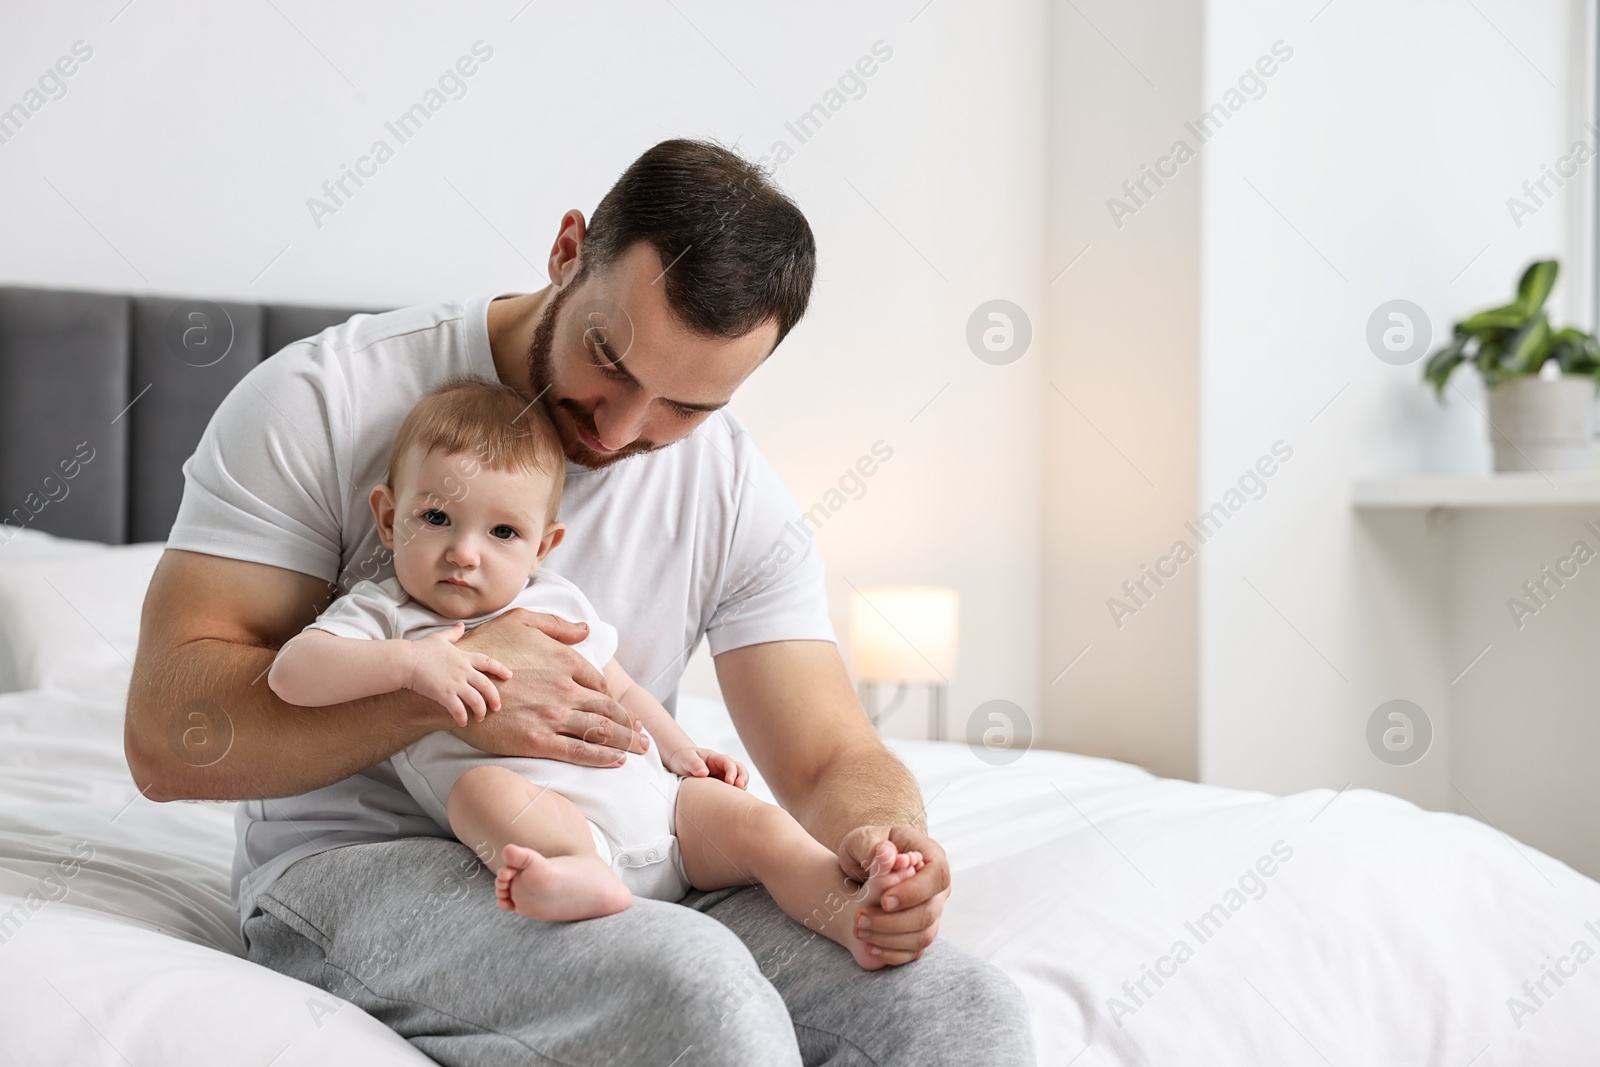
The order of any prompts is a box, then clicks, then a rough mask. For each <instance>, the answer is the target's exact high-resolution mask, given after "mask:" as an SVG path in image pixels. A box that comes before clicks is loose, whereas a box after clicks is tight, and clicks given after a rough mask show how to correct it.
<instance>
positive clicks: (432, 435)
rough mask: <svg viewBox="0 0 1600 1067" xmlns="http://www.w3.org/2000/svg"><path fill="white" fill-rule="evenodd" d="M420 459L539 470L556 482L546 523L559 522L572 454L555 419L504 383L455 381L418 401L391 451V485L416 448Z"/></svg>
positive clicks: (552, 486) (552, 487) (509, 468)
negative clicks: (437, 455) (460, 457)
mask: <svg viewBox="0 0 1600 1067" xmlns="http://www.w3.org/2000/svg"><path fill="white" fill-rule="evenodd" d="M418 445H420V446H421V449H422V450H421V452H420V453H419V454H420V455H423V456H425V455H427V454H428V453H430V452H433V451H439V452H443V453H444V454H445V455H447V456H453V455H457V454H463V453H464V454H467V455H471V456H473V457H475V458H476V459H477V460H478V462H479V463H481V464H483V466H485V467H488V468H490V469H491V470H498V471H522V472H525V473H533V472H538V473H540V474H544V475H548V476H549V478H550V503H549V505H548V506H547V507H546V510H545V522H547V523H549V522H554V521H555V518H556V514H557V511H558V510H559V509H560V506H561V490H562V488H563V487H564V486H565V484H566V480H567V455H566V451H565V450H564V449H563V448H562V446H561V435H560V434H558V433H557V432H556V428H555V426H554V425H553V424H552V423H551V422H550V416H548V415H546V414H545V411H544V409H543V408H542V407H540V406H539V405H538V404H537V403H534V402H532V401H530V400H529V399H528V398H527V397H525V396H523V395H522V394H521V393H519V392H518V391H517V390H515V389H513V388H512V387H511V386H509V385H506V384H505V383H504V382H498V381H490V380H489V379H487V378H474V377H465V378H452V379H451V380H450V381H448V382H445V383H444V384H443V385H441V386H439V387H438V388H436V389H434V390H433V391H432V392H430V393H428V394H427V395H426V396H424V397H423V398H422V399H421V400H419V401H417V404H416V406H415V407H413V408H412V409H411V412H410V414H408V415H407V416H406V418H405V421H404V422H402V423H401V424H400V432H399V433H397V434H395V438H394V448H393V450H392V451H390V453H389V473H388V477H387V479H386V480H387V482H388V485H389V488H390V489H393V488H394V487H395V485H394V482H395V472H396V470H397V469H398V468H399V466H400V462H401V460H403V459H404V458H405V457H406V456H407V455H408V454H409V453H410V451H411V449H412V448H413V446H418Z"/></svg>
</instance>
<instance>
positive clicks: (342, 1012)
mask: <svg viewBox="0 0 1600 1067" xmlns="http://www.w3.org/2000/svg"><path fill="white" fill-rule="evenodd" d="M125 678H126V675H125V672H124V673H123V675H122V676H121V679H120V681H123V682H125ZM683 703H684V706H683V708H682V709H681V716H682V720H683V721H684V723H685V726H686V727H687V728H688V729H689V730H690V732H691V734H692V735H693V736H695V737H696V738H698V739H701V740H702V742H703V743H705V744H709V745H711V746H713V747H719V748H724V749H726V750H728V751H731V752H734V753H736V754H738V755H740V756H741V758H743V755H744V754H743V751H742V749H741V747H740V746H739V744H738V740H737V737H736V736H735V735H734V734H733V732H732V729H731V725H730V724H729V722H728V720H727V717H726V712H725V711H724V710H723V709H722V708H720V707H719V706H717V705H714V704H711V703H709V702H705V701H696V700H693V699H686V700H685V701H684V702H683ZM121 730H122V691H121V689H120V685H119V679H118V676H117V674H116V673H115V672H109V673H107V674H106V675H104V676H103V677H102V680H101V681H99V682H92V681H91V682H86V683H83V684H82V685H80V686H78V687H77V688H76V690H75V691H74V690H72V689H68V688H64V687H61V686H56V687H52V688H49V689H43V690H29V691H23V692H15V693H9V694H4V695H0V1044H3V1048H4V1056H3V1057H0V1061H3V1062H5V1063H7V1064H11V1063H18V1064H84V1065H87V1064H100V1063H105V1064H123V1063H132V1064H139V1065H144V1064H151V1065H164V1067H187V1065H191V1064H192V1065H195V1067H202V1065H203V1067H216V1065H220V1064H241V1065H248V1067H263V1065H265V1064H268V1063H272V1064H274V1067H293V1065H296V1064H314V1063H344V1062H361V1063H413V1064H421V1063H427V1062H429V1061H428V1060H426V1059H425V1058H424V1057H422V1056H421V1055H420V1054H418V1053H416V1052H414V1051H413V1050H412V1049H411V1048H410V1046H409V1045H407V1044H406V1043H405V1042H403V1041H401V1040H400V1039H399V1038H398V1037H396V1036H395V1035H394V1034H392V1033H391V1032H390V1031H388V1030H387V1029H386V1028H384V1027H383V1026H382V1025H381V1024H379V1023H378V1022H376V1021H375V1020H373V1019H372V1018H370V1017H369V1016H367V1015H365V1014H364V1013H363V1012H361V1011H360V1010H359V1009H357V1008H355V1007H354V1006H351V1005H348V1004H345V1003H343V1002H341V1001H339V1000H337V999H336V998H333V997H330V996H328V995H327V994H324V993H321V992H320V991H318V990H316V989H313V988H312V987H310V986H306V985H303V984H301V983H299V982H296V981H293V980H291V979H288V978H284V977H282V976H280V975H277V974H274V973H272V972H269V971H266V970H264V969H262V968H259V967H256V966H254V965H252V964H250V963H248V962H246V961H245V960H243V959H241V958H239V956H238V954H239V953H240V952H241V951H242V945H241V942H240V939H239V935H238V931H237V926H236V923H235V920H234V917H233V908H232V907H231V905H230V903H229V901H228V899H227V869H228V863H229V860H230V857H231V853H232V843H233V832H232V824H231V808H230V806H228V805H222V804H204V803H180V804H166V805H160V804H155V803H152V802H150V801H147V800H145V799H143V798H142V797H140V796H139V795H138V794H137V792H136V791H135V789H134V786H133V783H132V782H131V780H130V779H129V776H128V772H127V769H126V766H125V764H124V763H123V759H122V748H121ZM895 748H896V749H897V751H899V753H900V754H901V756H902V757H903V758H904V759H905V760H906V762H907V764H908V765H909V766H910V767H911V768H912V770H913V771H915V773H916V775H917V777H918V779H919V781H920V782H921V783H922V788H923V792H924V795H925V796H926V797H928V798H929V804H928V819H929V824H930V827H931V830H932V832H933V834H934V836H935V837H936V838H937V839H938V840H939V841H940V842H941V843H942V844H943V845H944V846H945V848H946V849H947V851H948V852H949V855H950V859H951V864H952V868H953V871H954V883H955V884H954V891H953V893H952V895H951V897H950V900H949V904H948V906H947V908H946V910H945V920H944V923H943V925H942V927H941V936H942V937H947V938H951V939H954V940H956V941H958V942H960V943H961V944H964V945H966V946H967V947H968V948H970V949H972V950H974V951H976V952H978V953H980V954H982V955H984V956H987V957H988V958H989V959H991V960H993V961H994V962H995V963H996V964H998V965H999V966H1000V967H1002V968H1004V969H1005V970H1006V971H1007V972H1008V973H1010V974H1011V975H1012V976H1013V977H1014V978H1015V979H1016V980H1017V982H1018V983H1019V984H1020V985H1021V987H1022V989H1023V991H1024V993H1025V994H1026V995H1027V998H1028V1003H1029V1006H1030V1009H1031V1013H1032V1025H1033V1030H1034V1033H1035V1035H1036V1038H1037V1043H1038V1050H1039V1062H1040V1064H1042V1065H1052V1067H1062V1065H1065V1064H1068V1063H1073V1064H1077V1065H1094V1064H1162V1065H1166V1064H1229V1065H1233V1064H1271V1065H1279V1064H1335V1065H1340V1067H1343V1065H1347V1064H1348V1065H1371V1064H1418V1065H1421V1064H1431V1065H1437V1067H1467V1065H1469V1064H1471V1065H1472V1067H1495V1065H1507V1064H1530V1065H1532V1064H1539V1065H1548V1067H1558V1065H1565V1064H1573V1065H1578V1064H1592V1063H1597V1062H1600V959H1596V958H1595V957H1594V953H1595V951H1596V950H1597V949H1600V884H1597V883H1595V882H1593V881H1590V880H1589V879H1586V878H1584V877H1582V876H1580V875H1578V874H1576V873H1575V872H1573V871H1572V870H1570V869H1569V868H1567V867H1566V866H1564V865H1562V864H1560V863H1558V862H1556V861H1555V860H1552V859H1550V858H1549V857H1547V856H1544V855H1542V854H1540V853H1538V852H1535V851H1534V850H1532V849H1530V848H1527V847H1526V846H1523V845H1520V844H1518V843H1516V842H1513V841H1511V840H1510V839H1508V838H1506V837H1504V836H1502V835H1501V834H1499V833H1498V832H1497V831H1495V830H1493V829H1491V828H1489V827H1487V826H1484V825H1482V824H1481V823H1478V822H1475V821H1473V820H1471V819H1467V818H1463V817H1459V816H1454V815H1441V814H1429V813H1425V812H1422V811H1420V810H1419V809H1417V808H1415V807H1413V806H1412V805H1410V804H1408V803H1405V802H1404V801H1400V800H1396V799H1394V798H1392V797H1388V796H1384V795H1382V794H1378V793H1371V792H1364V791H1359V790H1351V791H1347V792H1345V793H1343V794H1342V795H1336V794H1334V793H1332V792H1330V791H1317V792H1312V793H1305V794H1301V795H1299V796H1293V797H1286V798H1278V797H1270V796H1265V795H1261V794H1256V793H1245V792H1239V791H1234V790H1225V789H1216V788H1210V787H1206V786H1200V785H1194V784H1192V783H1186V782H1178V781H1170V780H1163V779H1159V778H1155V777H1152V776H1151V775H1149V774H1147V773H1145V772H1143V771H1141V770H1138V769H1136V768H1133V767H1129V766H1126V765H1123V764H1119V763H1114V762H1110V761H1107V760H1097V759H1090V758H1086V757H1081V756H1072V755H1067V754H1063V753H1059V752H1048V751H1034V752H1029V753H1027V754H1025V755H1023V756H1022V757H1021V758H1020V759H1018V760H1017V761H1016V762H1015V763H1013V764H1011V765H1010V766H1006V767H994V766H991V765H989V764H987V763H985V762H984V761H982V760H979V759H978V758H976V756H975V755H974V754H973V753H972V752H970V751H969V750H968V749H967V748H966V747H965V746H963V745H959V744H953V743H938V742H896V743H895ZM752 788H754V789H756V790H758V791H759V792H761V793H762V794H763V795H769V794H766V792H765V787H764V786H763V785H761V783H760V782H759V781H757V782H755V783H753V785H752ZM1580 946H1587V950H1586V951H1585V949H1584V948H1582V947H1580ZM1552 975H1553V976H1554V977H1552ZM1557 979H1559V983H1558V981H1557Z"/></svg>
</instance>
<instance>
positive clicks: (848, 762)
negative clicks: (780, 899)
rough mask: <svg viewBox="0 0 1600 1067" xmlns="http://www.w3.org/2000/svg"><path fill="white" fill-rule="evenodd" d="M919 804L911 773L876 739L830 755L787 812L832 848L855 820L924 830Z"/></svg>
mask: <svg viewBox="0 0 1600 1067" xmlns="http://www.w3.org/2000/svg"><path fill="white" fill-rule="evenodd" d="M923 806H924V805H923V800H922V791H921V790H920V789H919V788H918V787H917V780H916V778H915V776H913V775H912V773H911V772H910V771H909V770H907V769H906V765H905V764H903V763H901V762H900V760H899V758H898V757H897V756H895V754H894V753H893V752H890V751H889V750H888V749H887V748H884V747H882V746H881V745H880V746H877V747H873V748H864V749H862V750H860V751H857V752H845V753H842V754H840V755H839V756H837V757H835V758H834V759H833V761H832V762H830V763H829V764H828V765H827V766H826V767H824V768H823V769H822V771H821V773H820V774H819V775H818V776H817V780H816V782H815V783H814V785H813V787H812V788H811V790H810V793H809V795H808V796H806V797H805V798H804V799H803V800H801V801H798V802H796V803H795V804H792V805H791V806H790V811H789V813H790V814H791V815H793V816H794V817H795V818H796V819H797V820H798V821H799V822H800V824H801V825H802V826H804V827H805V828H806V830H807V831H808V832H810V834H811V836H812V837H814V838H816V839H817V840H818V841H821V842H822V843H823V844H824V845H827V846H828V848H830V849H833V850H835V851H837V850H838V848H839V842H840V840H841V839H842V838H843V837H844V835H845V834H847V833H849V832H850V831H851V830H854V829H855V828H856V827H858V826H879V825H882V826H892V825H903V826H914V827H916V828H917V829H918V830H921V831H922V832H924V833H926V832H927V828H928V827H927V818H926V815H925V813H924V811H923Z"/></svg>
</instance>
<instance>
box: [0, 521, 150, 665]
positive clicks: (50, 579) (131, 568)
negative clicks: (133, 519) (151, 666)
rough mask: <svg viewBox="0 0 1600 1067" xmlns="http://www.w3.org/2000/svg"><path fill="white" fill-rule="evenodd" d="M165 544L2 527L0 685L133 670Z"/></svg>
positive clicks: (0, 540) (0, 561) (0, 537)
mask: <svg viewBox="0 0 1600 1067" xmlns="http://www.w3.org/2000/svg"><path fill="white" fill-rule="evenodd" d="M7 534H9V535H10V537H9V539H8V538H7ZM164 547H165V546H163V545H162V544H159V543H148V544H137V545H106V544H101V543H100V542H98V541H77V540H73V539H71V538H65V537H52V536H50V535H49V534H42V533H38V532H37V531H33V530H21V531H16V530H3V531H0V692H11V691H13V690H17V689H37V688H41V687H43V686H46V685H49V686H55V687H59V688H67V689H71V688H76V687H79V686H81V685H84V684H87V683H89V682H91V681H93V682H96V683H98V682H100V681H102V680H103V679H104V678H105V677H106V676H107V674H108V673H110V674H124V675H125V674H127V673H128V672H129V670H130V669H131V664H132V663H133V657H134V653H135V651H136V650H137V649H138V647H139V613H140V611H141V610H142V609H143V607H144V594H145V590H146V589H147V588H149V586H150V575H151V574H152V573H153V572H154V571H155V567H156V562H157V561H158V560H159V559H160V558H161V553H162V552H163V551H164Z"/></svg>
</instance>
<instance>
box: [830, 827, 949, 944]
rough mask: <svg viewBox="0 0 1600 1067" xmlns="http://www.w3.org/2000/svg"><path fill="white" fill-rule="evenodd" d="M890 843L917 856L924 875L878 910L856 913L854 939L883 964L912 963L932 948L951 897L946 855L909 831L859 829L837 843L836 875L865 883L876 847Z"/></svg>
mask: <svg viewBox="0 0 1600 1067" xmlns="http://www.w3.org/2000/svg"><path fill="white" fill-rule="evenodd" d="M883 841H891V842H893V843H894V847H895V848H896V849H897V850H898V851H900V852H913V851H915V852H921V853H922V857H923V859H924V861H925V863H924V866H923V868H922V870H920V871H918V872H917V873H916V874H915V875H913V876H912V877H911V878H909V879H907V880H906V881H904V882H902V883H900V884H899V885H897V886H895V887H893V888H892V889H890V890H889V891H888V892H887V893H885V894H884V897H883V900H882V902H881V903H880V904H878V905H873V906H870V907H863V908H858V909H857V910H856V919H855V932H856V936H857V937H859V938H860V939H861V940H863V941H865V942H866V943H867V944H869V945H876V946H877V947H878V948H879V949H880V950H881V952H882V956H881V958H882V959H883V961H884V962H885V963H887V964H890V965H891V966H896V965H899V964H902V963H910V962H911V961H912V960H914V959H916V958H917V957H919V956H921V955H922V952H923V950H924V949H926V948H927V947H928V946H929V945H931V944H933V939H934V937H935V936H937V934H938V933H939V916H940V915H941V914H942V913H943V911H944V902H945V899H946V898H947V897H949V896H950V863H949V861H948V860H947V859H946V858H945V854H944V849H942V848H940V847H939V845H938V843H937V842H935V841H934V840H933V838H931V837H929V836H928V835H927V834H925V833H923V832H922V831H920V830H918V829H916V828H915V827H912V826H858V827H856V828H855V829H854V830H851V831H850V832H849V833H847V834H845V835H844V838H843V839H842V840H840V842H839V869H840V870H842V871H843V872H844V873H845V877H847V878H853V879H855V880H856V881H858V882H865V881H866V880H867V875H868V873H869V872H868V871H867V867H866V864H867V861H868V860H869V859H870V858H871V857H872V853H873V852H874V851H875V850H876V849H877V847H878V845H879V843H881V842H883Z"/></svg>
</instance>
